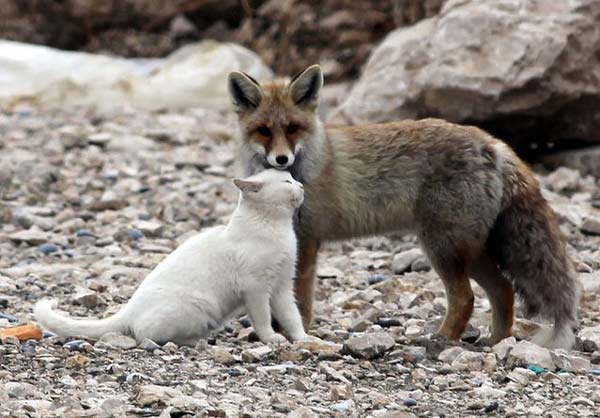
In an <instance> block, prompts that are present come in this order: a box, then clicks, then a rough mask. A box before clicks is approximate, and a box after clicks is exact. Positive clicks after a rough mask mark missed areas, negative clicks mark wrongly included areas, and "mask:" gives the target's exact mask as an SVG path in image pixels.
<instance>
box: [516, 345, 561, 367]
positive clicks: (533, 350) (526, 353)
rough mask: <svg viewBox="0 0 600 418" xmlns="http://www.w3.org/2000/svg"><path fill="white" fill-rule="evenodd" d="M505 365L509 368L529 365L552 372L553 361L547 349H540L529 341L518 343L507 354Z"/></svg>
mask: <svg viewBox="0 0 600 418" xmlns="http://www.w3.org/2000/svg"><path fill="white" fill-rule="evenodd" d="M506 363H507V365H508V366H509V367H516V366H524V367H527V366H528V365H530V364H533V365H536V366H539V367H543V368H545V369H548V370H554V361H553V360H552V355H551V354H550V351H549V350H548V349H547V348H544V347H540V346H539V345H537V344H533V343H531V342H529V341H525V340H523V341H519V342H518V343H517V344H516V345H515V346H514V347H513V349H512V350H511V351H510V353H508V359H507V362H506Z"/></svg>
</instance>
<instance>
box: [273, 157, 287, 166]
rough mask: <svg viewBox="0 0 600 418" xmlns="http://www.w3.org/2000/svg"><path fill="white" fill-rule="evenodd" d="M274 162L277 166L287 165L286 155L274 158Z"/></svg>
mask: <svg viewBox="0 0 600 418" xmlns="http://www.w3.org/2000/svg"><path fill="white" fill-rule="evenodd" d="M275 161H276V162H277V164H279V165H284V164H287V162H288V157H287V155H278V156H277V157H275Z"/></svg>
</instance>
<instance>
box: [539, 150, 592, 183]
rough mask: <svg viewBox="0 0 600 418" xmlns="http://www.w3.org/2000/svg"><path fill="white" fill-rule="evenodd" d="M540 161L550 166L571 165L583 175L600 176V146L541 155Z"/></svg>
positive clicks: (570, 166)
mask: <svg viewBox="0 0 600 418" xmlns="http://www.w3.org/2000/svg"><path fill="white" fill-rule="evenodd" d="M540 161H541V162H543V163H544V165H546V166H548V167H550V168H560V167H563V166H564V167H569V168H572V169H575V170H577V171H578V172H579V173H581V175H582V176H587V175H591V176H594V177H596V178H600V146H587V147H585V148H584V149H574V150H567V151H560V152H554V153H552V154H549V155H544V156H541V158H540Z"/></svg>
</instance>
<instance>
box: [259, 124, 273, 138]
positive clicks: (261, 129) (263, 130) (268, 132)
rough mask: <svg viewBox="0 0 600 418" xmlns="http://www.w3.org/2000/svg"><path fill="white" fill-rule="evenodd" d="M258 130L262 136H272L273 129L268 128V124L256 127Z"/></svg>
mask: <svg viewBox="0 0 600 418" xmlns="http://www.w3.org/2000/svg"><path fill="white" fill-rule="evenodd" d="M256 132H258V133H259V134H261V135H262V136H267V137H270V136H271V130H270V129H269V128H267V127H266V126H259V127H258V128H257V129H256Z"/></svg>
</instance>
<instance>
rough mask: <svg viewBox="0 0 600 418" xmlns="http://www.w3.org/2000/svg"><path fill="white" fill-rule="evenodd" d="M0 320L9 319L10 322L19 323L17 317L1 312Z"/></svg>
mask: <svg viewBox="0 0 600 418" xmlns="http://www.w3.org/2000/svg"><path fill="white" fill-rule="evenodd" d="M0 318H4V319H7V320H8V322H17V317H16V316H13V315H11V314H7V313H3V312H0Z"/></svg>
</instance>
